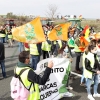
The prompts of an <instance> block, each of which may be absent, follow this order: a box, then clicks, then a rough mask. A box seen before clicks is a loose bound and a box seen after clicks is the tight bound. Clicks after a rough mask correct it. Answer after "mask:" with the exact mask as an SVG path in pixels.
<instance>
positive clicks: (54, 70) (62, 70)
mask: <svg viewBox="0 0 100 100" xmlns="http://www.w3.org/2000/svg"><path fill="white" fill-rule="evenodd" d="M58 72H64V68H63V67H61V68H54V69H52V70H51V73H58Z"/></svg>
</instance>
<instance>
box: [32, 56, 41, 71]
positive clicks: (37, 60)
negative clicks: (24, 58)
mask: <svg viewBox="0 0 100 100" xmlns="http://www.w3.org/2000/svg"><path fill="white" fill-rule="evenodd" d="M39 61H40V55H32V63H31V67H32V68H33V69H34V70H36V67H37V64H38V62H39Z"/></svg>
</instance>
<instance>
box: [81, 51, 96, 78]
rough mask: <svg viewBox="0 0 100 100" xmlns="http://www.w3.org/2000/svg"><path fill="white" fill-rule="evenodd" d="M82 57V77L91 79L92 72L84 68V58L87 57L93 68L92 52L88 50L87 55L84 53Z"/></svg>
mask: <svg viewBox="0 0 100 100" xmlns="http://www.w3.org/2000/svg"><path fill="white" fill-rule="evenodd" d="M83 58H84V63H83V67H84V77H85V78H90V79H92V76H93V73H92V72H91V71H88V70H87V69H86V68H85V58H87V59H88V60H89V61H90V66H91V67H92V68H93V67H94V63H95V59H94V54H92V53H90V52H89V53H88V54H87V55H84V57H83Z"/></svg>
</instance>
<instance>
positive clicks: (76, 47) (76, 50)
mask: <svg viewBox="0 0 100 100" xmlns="http://www.w3.org/2000/svg"><path fill="white" fill-rule="evenodd" d="M74 50H75V52H82V51H81V50H80V49H79V47H78V46H77V45H76V44H75V46H74Z"/></svg>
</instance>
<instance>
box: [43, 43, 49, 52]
mask: <svg viewBox="0 0 100 100" xmlns="http://www.w3.org/2000/svg"><path fill="white" fill-rule="evenodd" d="M42 50H44V51H51V45H50V44H48V42H47V41H45V42H42Z"/></svg>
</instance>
